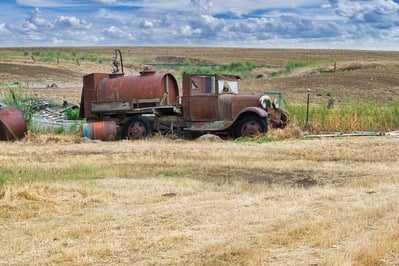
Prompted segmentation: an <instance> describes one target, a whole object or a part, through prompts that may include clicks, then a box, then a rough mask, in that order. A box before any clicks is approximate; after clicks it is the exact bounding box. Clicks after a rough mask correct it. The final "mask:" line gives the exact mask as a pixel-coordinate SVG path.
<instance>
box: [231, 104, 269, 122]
mask: <svg viewBox="0 0 399 266" xmlns="http://www.w3.org/2000/svg"><path fill="white" fill-rule="evenodd" d="M248 114H255V115H257V116H259V117H260V118H264V119H266V118H267V116H268V115H269V114H268V113H267V112H266V110H264V109H262V108H260V107H254V106H251V107H246V108H244V109H242V110H241V112H239V113H238V115H237V117H236V118H235V119H234V123H235V122H236V121H238V120H240V119H241V118H242V117H243V116H246V115H248Z"/></svg>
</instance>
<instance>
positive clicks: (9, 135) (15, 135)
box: [0, 106, 28, 140]
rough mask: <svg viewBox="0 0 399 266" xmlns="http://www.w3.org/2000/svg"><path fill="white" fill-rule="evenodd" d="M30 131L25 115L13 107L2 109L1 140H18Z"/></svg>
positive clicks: (0, 122) (0, 110)
mask: <svg viewBox="0 0 399 266" xmlns="http://www.w3.org/2000/svg"><path fill="white" fill-rule="evenodd" d="M27 131H28V128H27V125H26V121H25V118H24V115H23V114H22V113H21V111H19V110H18V109H17V108H15V107H13V106H7V107H0V140H17V139H19V138H23V137H24V136H25V134H26V132H27Z"/></svg>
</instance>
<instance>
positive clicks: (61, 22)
mask: <svg viewBox="0 0 399 266" xmlns="http://www.w3.org/2000/svg"><path fill="white" fill-rule="evenodd" d="M55 26H57V27H62V28H81V29H90V28H91V24H90V23H88V22H87V21H85V20H81V19H78V18H76V17H70V16H60V17H59V18H58V19H57V20H56V21H55Z"/></svg>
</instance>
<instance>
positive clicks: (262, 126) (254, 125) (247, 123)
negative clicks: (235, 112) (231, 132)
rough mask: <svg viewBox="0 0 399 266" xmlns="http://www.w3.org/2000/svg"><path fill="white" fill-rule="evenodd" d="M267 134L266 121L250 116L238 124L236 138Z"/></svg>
mask: <svg viewBox="0 0 399 266" xmlns="http://www.w3.org/2000/svg"><path fill="white" fill-rule="evenodd" d="M266 132H267V125H266V121H265V120H264V119H262V118H260V117H259V116H256V115H249V116H246V117H244V118H243V119H242V120H240V121H239V122H238V124H237V127H236V130H235V137H252V136H255V135H259V134H262V133H266Z"/></svg>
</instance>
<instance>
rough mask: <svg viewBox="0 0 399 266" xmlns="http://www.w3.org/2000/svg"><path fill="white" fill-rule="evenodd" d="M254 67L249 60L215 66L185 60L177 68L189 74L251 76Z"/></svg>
mask: <svg viewBox="0 0 399 266" xmlns="http://www.w3.org/2000/svg"><path fill="white" fill-rule="evenodd" d="M255 68H256V65H255V64H253V63H251V62H231V63H229V64H225V65H217V66H199V65H194V64H191V62H189V61H188V62H185V63H184V64H183V65H182V66H180V67H179V68H178V70H179V71H180V72H182V73H191V74H207V75H211V74H230V75H237V76H240V77H252V76H253V73H252V71H253V70H254V69H255Z"/></svg>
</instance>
